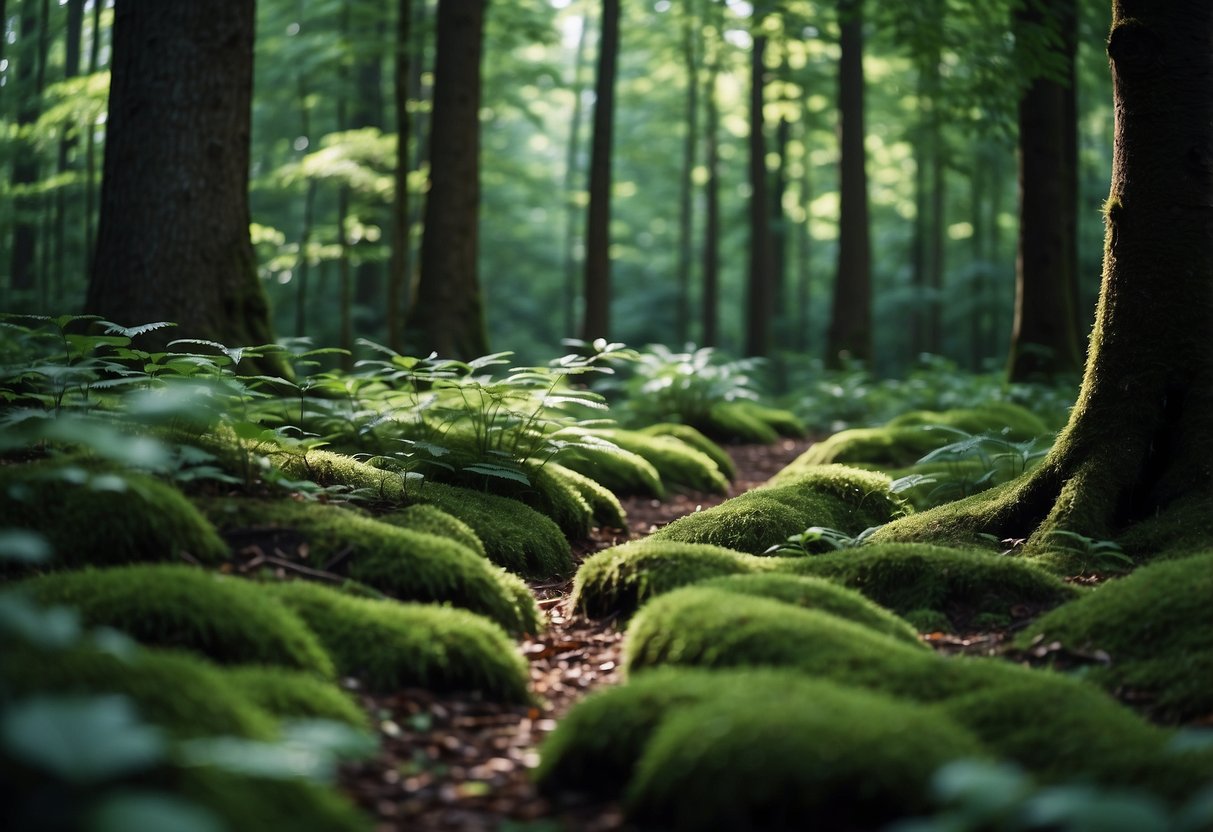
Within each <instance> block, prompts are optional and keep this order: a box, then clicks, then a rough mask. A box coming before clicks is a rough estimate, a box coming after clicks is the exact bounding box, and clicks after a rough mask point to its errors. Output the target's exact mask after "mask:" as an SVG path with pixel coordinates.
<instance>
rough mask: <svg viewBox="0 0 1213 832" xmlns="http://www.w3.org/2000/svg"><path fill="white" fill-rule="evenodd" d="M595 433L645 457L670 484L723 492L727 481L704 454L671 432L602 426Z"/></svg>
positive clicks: (727, 487)
mask: <svg viewBox="0 0 1213 832" xmlns="http://www.w3.org/2000/svg"><path fill="white" fill-rule="evenodd" d="M596 433H597V435H599V436H601V437H603V438H604V439H606V440H608V441H610V442H613V443H614V444H616V445H618V446H619V447H620V448H623V449H624V450H625V451H630V452H631V453H634V454H638V455H639V456H642V457H644V458H645V459H646V460H648V461H649V463H651V464H652V466H653V467H654V468H656V469H657V474H658V476H660V477H661V482H662V485H664V486H666V487H669V488H676V489H688V490H691V491H705V492H708V493H710V494H724V493H725V492H727V491H728V489H729V481H728V480H727V479H726V478H725V476H724V474H723V473H721V470H720V468H718V467H717V466H716V463H715V462H713V461H712V458H711V457H709V456H708V455H707V454H704V453H701V452H699V451H697V450H695V448H693V447H692V446H691V445H688V444H687V443H686V442H683V441H682V440H681V439H677V438H676V437H673V436H650V435H649V434H645V433H640V432H638V431H630V430H602V431H597V432H596Z"/></svg>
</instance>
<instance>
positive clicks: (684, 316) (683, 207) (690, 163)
mask: <svg viewBox="0 0 1213 832" xmlns="http://www.w3.org/2000/svg"><path fill="white" fill-rule="evenodd" d="M683 15H684V17H683V32H682V61H683V66H684V68H685V69H686V74H687V92H686V118H685V125H686V133H685V135H684V136H683V141H682V177H681V179H680V180H679V185H678V189H679V190H678V300H677V303H678V306H677V314H676V315H675V320H674V334H675V338H676V339H677V342H678V343H679V344H680V345H681V344H685V343H686V342H687V340H688V339H689V338H690V326H691V256H692V251H693V248H694V241H693V239H692V237H693V230H692V229H693V226H694V203H693V201H692V195H693V192H694V182H693V181H692V179H693V177H694V173H695V151H696V147H697V145H698V141H697V140H698V137H699V134H698V129H697V128H698V126H699V62H698V55H697V50H696V49H695V40H696V38H695V23H696V21H695V18H694V7H693V4H692V3H689V2H688V3H687V8H685V9H684V10H683Z"/></svg>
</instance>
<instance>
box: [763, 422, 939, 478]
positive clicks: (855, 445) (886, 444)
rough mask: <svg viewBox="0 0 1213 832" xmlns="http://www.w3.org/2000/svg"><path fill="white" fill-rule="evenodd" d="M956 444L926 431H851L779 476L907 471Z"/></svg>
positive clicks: (817, 447) (826, 442)
mask: <svg viewBox="0 0 1213 832" xmlns="http://www.w3.org/2000/svg"><path fill="white" fill-rule="evenodd" d="M955 440H956V435H955V434H954V433H950V432H948V431H941V430H929V429H926V428H923V427H901V428H890V427H879V428H851V429H849V430H844V431H839V432H838V433H835V434H833V435H832V436H830V437H828V438H826V439H823V440H822V441H820V442H817V443H815V444H814V445H812V446H811V447H810V448H809V449H808V450H807V451H805V452H804V453H802V454H801V455H800V456H798V457H796V459H794V460H792V461H791V462H789V463H788V465H787V467H786V468H785V469H784V471H781V472H780V473H779V474H778V475H776V481H781V480H783V479H784V478H786V477H789V476H796V475H797V474H799V473H800V472H801V471H803V470H804V469H806V468H809V467H811V466H814V465H829V464H833V463H842V464H845V465H869V466H872V467H874V468H879V469H881V470H892V469H898V468H906V467H908V466H911V465H913V464H914V463H915V462H917V461H918V460H919V459H921V458H922V457H923V456H925V455H926V454H928V453H930V452H931V451H933V450H935V449H936V448H942V447H943V446H944V445H947V444H948V443H949V442H953V441H955Z"/></svg>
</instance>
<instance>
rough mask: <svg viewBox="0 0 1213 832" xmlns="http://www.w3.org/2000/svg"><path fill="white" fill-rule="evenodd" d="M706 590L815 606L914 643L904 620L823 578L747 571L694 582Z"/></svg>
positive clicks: (808, 607) (913, 637) (914, 634)
mask: <svg viewBox="0 0 1213 832" xmlns="http://www.w3.org/2000/svg"><path fill="white" fill-rule="evenodd" d="M697 586H700V587H705V588H708V589H720V590H724V591H725V592H736V593H739V594H741V595H753V596H756V597H758V598H770V599H772V600H775V601H782V602H783V603H785V604H792V605H794V606H797V607H805V608H807V609H818V610H821V611H822V612H828V613H830V614H831V615H836V616H838V617H839V618H845V619H847V620H848V621H853V622H855V623H856V624H862V625H864V626H865V627H867V628H869V629H871V630H875V631H876V632H878V633H881V634H882V635H886V636H889V637H890V638H893V639H897V640H898V641H908V642H910V643H911V644H915V645H917V644H918V633H917V631H915V629H914V628H913V627H911V626H910V625H909V624H908V623H906V621H905V620H904V619H901V618H898V617H897V616H896V615H894V614H893V613H891V612H889V611H888V610H886V609H884V608H883V607H880V606H878V605H876V604H875V603H873V602H872V601H869V600H868V599H867V598H865V597H864V596H863V595H861V594H859V593H858V592H856V591H855V590H853V589H848V588H846V587H842V586H839V585H838V584H835V583H831V582H830V581H827V580H825V579H823V578H807V577H799V576H795V575H779V574H770V573H766V574H751V575H730V576H728V577H726V578H713V579H711V580H707V581H703V582H701V583H698V584H697Z"/></svg>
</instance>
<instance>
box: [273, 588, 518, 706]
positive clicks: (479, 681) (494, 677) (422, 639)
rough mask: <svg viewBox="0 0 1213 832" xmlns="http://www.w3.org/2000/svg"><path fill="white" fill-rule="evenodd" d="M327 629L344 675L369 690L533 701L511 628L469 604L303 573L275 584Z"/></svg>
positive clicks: (324, 637) (318, 627)
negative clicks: (386, 596)
mask: <svg viewBox="0 0 1213 832" xmlns="http://www.w3.org/2000/svg"><path fill="white" fill-rule="evenodd" d="M267 591H269V592H272V594H273V595H274V597H276V598H278V599H280V600H281V601H282V603H284V604H286V605H287V606H288V607H290V608H291V609H292V610H294V611H295V612H296V613H297V614H298V615H299V616H300V617H301V618H303V620H305V621H306V622H307V623H308V625H309V626H311V627H312V629H313V630H314V631H315V632H316V634H317V635H318V636H319V637H320V640H321V641H322V642H323V643H324V645H325V647H327V648H328V650H329V652H330V654H331V655H332V656H333V660H334V661H335V662H336V664H337V668H338V670H339V671H340V673H341V674H342V675H348V676H355V677H357V678H358V679H361V680H362V682H363V683H364V684H365V685H366V687H367V689H368V690H371V691H380V692H388V691H393V690H398V689H400V688H405V687H420V688H427V689H429V690H433V691H478V692H480V693H481V694H483V695H484V696H485V697H486V698H488V699H491V700H494V701H503V702H517V703H524V702H528V701H529V694H528V692H527V680H528V676H527V669H526V663H525V662H524V661H523V660H522V657H521V655H520V654H519V652H518V650H517V648H516V647H515V645H514V644H513V643H511V641H510V640H509V638H508V637H507V636H506V634H505V632H504V631H503V630H502V629H501V628H500V627H498V626H496V625H495V624H493V623H492V622H491V621H488V620H487V619H485V618H482V617H480V616H477V615H473V614H472V613H469V612H467V611H466V610H458V609H453V608H451V607H439V606H433V605H423V604H401V603H399V602H396V601H391V600H385V601H377V600H374V599H370V598H354V597H351V596H348V595H345V594H342V593H341V592H339V591H337V590H334V589H330V588H328V587H324V586H320V585H318V584H314V583H307V582H303V581H290V582H286V583H280V584H272V585H267Z"/></svg>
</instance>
